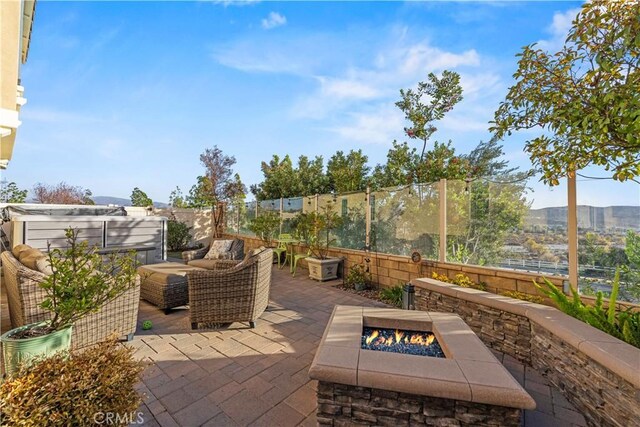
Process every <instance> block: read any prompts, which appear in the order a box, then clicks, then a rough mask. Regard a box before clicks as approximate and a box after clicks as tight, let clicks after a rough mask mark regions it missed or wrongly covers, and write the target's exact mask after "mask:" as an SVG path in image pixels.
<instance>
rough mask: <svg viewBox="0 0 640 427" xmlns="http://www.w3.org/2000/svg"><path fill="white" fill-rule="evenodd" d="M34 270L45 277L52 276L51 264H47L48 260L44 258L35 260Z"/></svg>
mask: <svg viewBox="0 0 640 427" xmlns="http://www.w3.org/2000/svg"><path fill="white" fill-rule="evenodd" d="M36 270H38V271H39V272H40V273H43V274H45V275H47V276H50V275H51V274H53V269H52V268H51V264H50V263H49V258H47V257H46V256H43V257H40V258H38V259H37V260H36Z"/></svg>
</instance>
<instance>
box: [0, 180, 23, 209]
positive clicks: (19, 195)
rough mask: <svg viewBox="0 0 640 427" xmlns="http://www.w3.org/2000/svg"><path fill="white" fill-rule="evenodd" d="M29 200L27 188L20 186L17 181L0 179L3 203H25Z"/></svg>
mask: <svg viewBox="0 0 640 427" xmlns="http://www.w3.org/2000/svg"><path fill="white" fill-rule="evenodd" d="M25 200H27V190H21V189H20V188H18V184H16V183H15V182H13V181H11V182H7V180H2V181H0V202H2V203H24V202H25Z"/></svg>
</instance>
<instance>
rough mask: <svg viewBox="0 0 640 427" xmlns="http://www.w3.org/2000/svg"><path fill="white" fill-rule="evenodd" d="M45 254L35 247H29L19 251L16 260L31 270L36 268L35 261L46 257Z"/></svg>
mask: <svg viewBox="0 0 640 427" xmlns="http://www.w3.org/2000/svg"><path fill="white" fill-rule="evenodd" d="M46 258H47V256H46V255H45V254H43V253H42V252H41V251H40V250H38V249H36V248H29V249H26V250H22V251H20V255H19V257H18V260H19V261H20V262H21V263H22V264H23V265H24V266H25V267H27V268H30V269H31V270H38V267H37V265H36V263H37V262H38V260H40V259H46Z"/></svg>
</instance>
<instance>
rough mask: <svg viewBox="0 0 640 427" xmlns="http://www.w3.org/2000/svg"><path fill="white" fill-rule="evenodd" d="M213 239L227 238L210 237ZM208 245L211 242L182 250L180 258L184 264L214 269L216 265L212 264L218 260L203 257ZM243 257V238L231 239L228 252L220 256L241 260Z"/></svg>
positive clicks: (207, 250)
mask: <svg viewBox="0 0 640 427" xmlns="http://www.w3.org/2000/svg"><path fill="white" fill-rule="evenodd" d="M213 240H229V239H219V238H216V239H212V241H213ZM210 247H211V244H209V246H207V247H205V248H201V249H195V250H192V251H184V252H182V260H183V261H184V262H185V264H189V265H192V266H194V267H201V268H209V269H214V268H216V267H215V266H214V265H213V264H215V263H216V261H218V260H208V259H204V256H205V255H206V254H207V252H209V248H210ZM243 257H244V240H241V239H233V243H232V244H231V248H230V249H229V252H227V253H225V254H224V255H223V256H222V259H226V260H236V261H241V260H242V258H243Z"/></svg>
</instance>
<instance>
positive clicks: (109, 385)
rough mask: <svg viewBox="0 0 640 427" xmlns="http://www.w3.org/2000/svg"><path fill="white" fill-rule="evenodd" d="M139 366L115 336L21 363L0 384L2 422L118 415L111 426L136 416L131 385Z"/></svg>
mask: <svg viewBox="0 0 640 427" xmlns="http://www.w3.org/2000/svg"><path fill="white" fill-rule="evenodd" d="M142 370H143V365H142V362H139V361H137V360H135V359H134V358H133V350H132V349H131V348H128V347H125V346H122V345H120V344H118V343H117V342H116V341H113V340H112V341H106V342H103V343H101V344H98V345H96V346H95V347H92V348H90V349H87V350H85V351H83V352H81V353H73V354H71V355H70V356H68V357H67V355H65V354H60V353H58V354H56V355H54V356H52V357H49V358H46V359H42V360H41V361H39V362H38V363H35V364H32V365H29V366H22V367H21V369H20V370H19V371H18V372H17V374H16V375H14V376H13V377H11V378H10V379H8V380H7V381H5V382H4V383H3V384H2V385H1V386H0V425H15V426H85V425H94V424H98V423H100V421H104V419H102V420H100V419H98V418H96V417H101V416H102V415H101V414H105V415H106V414H107V413H111V414H119V419H120V421H121V422H116V421H117V418H116V419H112V420H113V422H112V423H110V424H111V425H113V424H119V425H127V424H129V422H134V421H137V420H140V418H139V415H138V414H137V413H136V412H135V411H136V410H137V408H138V406H139V405H140V402H141V397H140V396H139V395H138V393H137V392H136V390H135V388H134V386H135V385H136V383H137V382H138V381H139V379H140V378H139V377H140V373H141V372H142ZM96 421H97V422H96ZM127 421H129V422H127ZM105 424H107V423H105Z"/></svg>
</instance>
